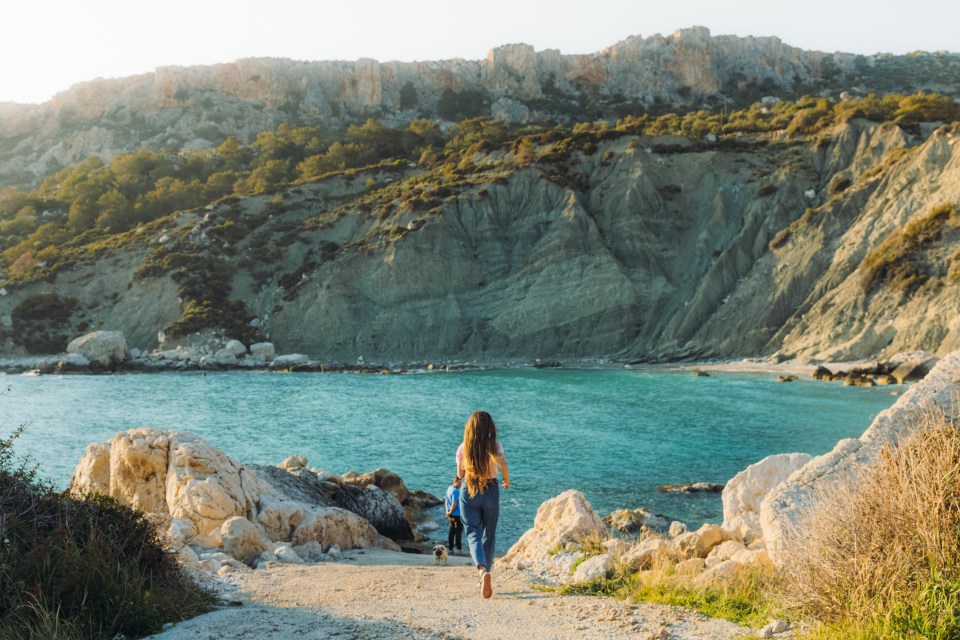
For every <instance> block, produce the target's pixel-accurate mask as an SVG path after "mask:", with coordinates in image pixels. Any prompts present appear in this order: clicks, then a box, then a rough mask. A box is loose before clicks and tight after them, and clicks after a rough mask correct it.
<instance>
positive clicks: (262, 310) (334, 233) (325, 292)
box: [0, 120, 960, 366]
mask: <svg viewBox="0 0 960 640" xmlns="http://www.w3.org/2000/svg"><path fill="white" fill-rule="evenodd" d="M957 139H960V132H958V130H956V129H955V128H949V127H947V128H941V129H939V130H937V131H935V132H934V133H933V134H932V135H929V137H927V138H923V137H922V136H921V135H920V134H918V133H916V132H915V133H908V132H905V131H904V130H902V129H900V128H899V127H896V126H894V125H875V124H872V123H869V122H866V121H861V120H854V121H852V122H850V123H848V124H847V125H844V126H843V127H842V128H840V129H839V130H838V131H837V132H835V136H834V137H833V138H832V139H831V140H829V141H828V142H826V143H824V144H816V143H801V144H796V145H777V144H769V143H758V144H747V145H743V146H742V147H734V148H728V147H716V146H711V145H710V144H704V143H698V144H694V143H693V142H691V141H689V140H686V139H681V138H667V137H637V138H633V137H623V138H620V139H616V140H611V141H608V142H604V143H602V144H601V145H600V146H599V148H598V149H597V151H596V152H595V153H593V154H592V155H586V154H580V153H578V154H576V155H575V156H574V158H573V159H572V161H571V164H570V166H569V167H567V168H566V173H565V174H561V175H558V174H557V173H554V172H555V171H557V169H556V168H555V167H551V166H549V165H544V166H534V167H529V168H526V169H520V170H515V171H512V172H508V173H506V174H505V175H503V176H501V177H498V178H497V179H496V180H494V181H491V182H490V183H489V184H484V185H482V186H480V185H478V186H473V187H465V188H463V189H462V190H460V191H459V192H457V193H455V194H453V195H451V196H450V197H447V198H446V199H445V200H444V201H443V202H441V203H440V204H439V206H437V207H435V208H432V209H430V210H426V211H424V210H422V209H417V208H416V207H412V206H408V205H405V204H403V203H391V204H392V205H393V206H392V207H391V208H389V210H388V211H389V212H388V215H386V216H384V215H380V214H375V213H374V212H371V211H370V210H369V209H368V208H365V207H361V206H357V207H356V208H351V207H350V206H347V207H346V208H345V209H340V211H339V212H337V213H335V214H332V213H330V209H331V207H332V206H333V205H334V204H339V203H342V202H343V198H344V196H345V194H346V197H348V198H349V197H353V196H352V195H351V192H350V187H348V186H347V184H346V183H345V182H344V184H343V185H341V187H337V186H336V185H335V184H333V183H334V182H336V181H335V180H334V181H331V182H330V184H328V183H327V182H320V183H315V184H310V185H302V186H299V187H295V188H291V189H288V190H286V191H285V192H283V193H282V194H280V195H281V197H282V199H283V207H282V208H280V209H277V208H276V207H274V206H273V205H272V204H271V202H272V201H273V199H274V197H273V196H266V197H263V196H261V197H255V198H249V199H247V200H245V201H244V204H243V208H242V209H240V210H239V211H240V212H239V213H237V211H236V210H234V208H233V207H232V205H230V204H223V205H220V206H218V207H216V208H214V209H213V210H212V211H211V212H210V213H208V214H207V215H205V216H204V218H203V219H202V220H201V219H199V218H197V217H195V216H191V215H190V214H183V215H182V216H181V218H183V220H184V221H183V222H177V224H178V225H181V224H182V225H183V227H184V229H190V232H189V234H187V235H186V237H184V234H183V233H180V234H179V235H178V236H177V239H175V240H172V241H170V242H169V243H168V244H166V245H162V246H163V247H165V249H166V250H169V249H175V250H180V251H184V252H190V253H193V254H196V253H199V254H200V255H208V256H209V258H208V259H209V260H210V261H211V264H216V263H223V262H225V263H227V264H228V265H230V266H229V267H228V268H229V269H231V270H232V272H233V279H232V287H231V289H232V297H234V298H236V299H239V300H241V301H243V302H244V304H245V306H246V309H247V310H248V312H249V313H250V314H251V316H253V317H255V322H256V323H257V326H258V327H260V329H261V330H262V331H263V332H264V333H265V334H266V335H267V337H269V339H270V340H271V342H272V343H274V344H276V345H277V349H278V350H279V351H280V352H282V353H288V354H308V355H309V356H310V357H312V358H316V359H320V360H321V361H327V362H333V363H336V362H347V363H354V362H356V361H357V359H358V358H359V357H363V358H365V359H366V361H367V362H424V361H430V360H445V359H446V360H461V361H463V360H479V361H494V362H496V361H503V360H508V359H509V360H516V359H521V360H532V359H534V358H541V359H547V358H583V357H618V358H623V359H627V360H634V359H637V360H640V359H646V360H670V359H677V358H684V357H700V358H706V357H743V356H769V355H773V354H779V355H780V356H781V357H799V358H803V359H818V360H833V361H837V360H852V359H858V358H874V357H877V358H885V357H889V356H891V355H893V354H897V353H901V352H904V351H913V350H917V349H923V350H925V351H928V352H931V353H934V354H938V355H942V354H944V353H947V352H949V351H951V350H954V349H957V348H960V324H958V322H960V321H958V320H957V319H958V318H960V280H957V278H955V277H953V276H951V275H950V274H951V273H953V272H954V269H955V266H954V265H955V262H956V259H955V255H954V254H955V251H952V250H951V249H950V247H951V246H952V243H954V242H956V241H957V240H958V239H960V232H958V227H957V224H956V223H955V221H954V220H953V219H950V220H947V221H946V222H945V223H944V224H943V227H942V230H941V232H940V240H938V241H935V242H932V243H930V244H929V246H928V247H926V248H924V249H923V250H922V251H920V252H919V253H917V255H915V256H911V257H910V260H913V261H916V262H917V264H921V265H922V269H923V270H924V271H925V273H926V277H927V279H928V281H927V284H926V285H925V286H923V287H920V288H918V289H916V290H914V291H910V292H906V293H905V292H904V291H902V290H899V289H897V287H895V286H892V285H890V284H887V283H880V284H879V285H877V286H875V287H872V288H870V287H865V286H864V278H865V276H864V272H865V267H864V263H865V261H867V258H868V256H870V255H871V254H872V253H874V252H876V251H878V249H879V248H882V246H883V244H884V242H885V241H886V240H887V239H888V238H889V237H891V236H892V235H893V234H895V233H899V232H900V230H901V229H903V228H904V227H905V226H906V225H908V224H910V223H917V222H918V221H921V220H922V219H924V218H925V217H926V216H927V215H928V214H929V213H930V211H931V209H932V208H933V207H935V206H936V205H939V204H943V203H947V204H949V203H956V202H958V201H960V145H958V144H955V142H956V140H957ZM894 151H896V153H893V152H894ZM891 158H894V159H895V161H891ZM415 171H416V170H411V172H415ZM838 177H839V178H843V179H845V180H848V181H849V183H850V185H849V186H848V187H847V188H846V190H844V191H842V192H840V193H834V192H832V189H833V187H832V186H831V185H833V184H835V181H836V180H837V179H838ZM391 179H393V178H391ZM571 182H572V183H574V184H573V185H570V184H567V183H571ZM208 218H210V219H211V220H212V222H209V223H208V222H207V219H208ZM223 220H231V222H235V223H236V224H238V225H240V224H250V225H253V224H254V223H253V222H250V221H253V220H257V222H256V224H259V225H261V226H259V227H254V226H251V228H250V233H249V235H248V236H247V237H246V238H244V239H242V240H240V241H239V242H238V243H237V245H236V247H235V248H233V249H231V251H233V253H230V254H222V253H221V252H222V249H221V248H220V247H219V245H214V244H211V243H210V242H207V243H206V244H204V243H203V242H201V241H200V240H198V239H199V238H202V237H203V235H204V234H203V231H204V230H205V229H206V228H207V226H208V225H211V224H220V223H222V221H223ZM171 227H172V228H171V230H170V235H174V232H175V231H176V228H175V227H173V226H172V225H171ZM291 227H292V228H294V229H296V238H297V242H295V243H292V244H291V243H289V242H280V241H278V240H277V239H276V238H278V237H283V236H280V234H286V233H289V231H288V230H289V229H290V228H291ZM158 233H159V232H158ZM157 246H160V245H157ZM331 246H332V247H334V250H332V251H328V249H327V247H331ZM144 255H145V254H144V253H143V252H131V253H127V254H122V255H120V256H118V257H117V258H115V259H113V261H112V262H111V267H110V268H109V269H106V271H108V272H109V277H102V276H101V274H103V273H104V271H105V269H104V268H102V267H100V266H99V265H92V266H85V265H78V267H77V268H76V269H75V270H73V271H69V272H63V273H60V274H58V275H57V278H56V280H55V281H54V282H52V283H43V284H42V285H31V286H28V287H24V288H22V289H19V290H17V291H13V292H10V293H9V295H7V296H6V297H4V298H3V299H2V301H0V311H2V310H4V309H12V308H13V307H14V306H15V305H16V304H18V302H19V301H21V300H24V299H25V298H26V297H28V296H30V295H32V294H35V293H38V292H40V291H44V290H54V291H56V292H57V293H59V294H60V295H61V296H64V297H68V296H73V297H76V298H78V299H79V300H80V303H81V306H82V307H85V313H88V314H89V317H88V321H89V322H90V323H91V324H94V325H95V326H109V327H111V328H117V329H121V330H122V331H123V332H124V334H125V335H126V336H127V340H128V341H129V342H130V345H129V346H130V347H131V348H134V347H136V348H139V349H141V350H143V351H149V350H150V349H153V348H154V347H156V346H157V344H156V342H155V339H156V338H155V337H156V335H157V333H158V332H159V331H161V330H162V329H163V328H164V327H165V326H166V324H167V323H169V322H171V321H172V320H174V319H176V318H177V316H178V315H179V313H180V312H181V301H180V300H178V299H177V297H176V286H175V285H174V284H173V282H172V281H171V280H170V279H169V278H168V277H166V276H164V277H160V278H152V279H148V280H141V279H137V278H135V277H134V276H133V274H134V272H135V271H136V269H137V267H138V266H139V265H140V264H141V262H140V261H141V260H143V258H144ZM231 256H235V257H231ZM92 275H95V276H96V278H93V279H91V276H92ZM291 280H293V284H292V285H291V284H290V282H291ZM105 295H112V296H114V297H115V299H116V303H115V304H112V305H109V306H105V305H99V304H98V301H99V300H100V299H102V297H103V296H105ZM6 313H9V311H7V312H6ZM731 327H736V330H735V331H734V330H732V329H731ZM175 346H176V345H175V344H173V343H170V344H167V345H166V346H165V347H164V348H165V349H173V348H174V347H175ZM241 346H242V345H241ZM224 355H225V356H226V355H229V354H224ZM282 358H300V359H301V360H304V361H305V360H307V358H306V357H305V356H303V355H299V356H283V357H281V358H280V359H278V360H277V361H274V365H278V366H279V365H280V364H283V363H282V362H281V361H280V360H282ZM291 366H294V364H293V363H292V362H291Z"/></svg>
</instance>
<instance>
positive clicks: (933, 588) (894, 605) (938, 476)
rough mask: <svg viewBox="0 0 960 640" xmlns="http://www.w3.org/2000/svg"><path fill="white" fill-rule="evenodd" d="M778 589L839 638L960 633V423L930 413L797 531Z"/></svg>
mask: <svg viewBox="0 0 960 640" xmlns="http://www.w3.org/2000/svg"><path fill="white" fill-rule="evenodd" d="M786 547H787V548H786V550H785V558H784V562H783V563H782V567H781V568H782V574H783V576H782V577H783V581H782V584H781V585H780V587H779V589H778V594H777V595H778V596H779V598H780V600H781V601H782V602H783V604H784V605H785V606H787V607H788V608H789V609H791V610H793V611H796V612H797V613H798V614H799V615H801V616H803V617H806V618H810V619H814V620H817V621H820V622H821V623H823V624H825V625H826V626H827V628H828V629H830V630H831V631H830V632H829V633H832V634H833V635H832V637H838V638H839V637H851V638H854V637H855V638H942V639H948V638H960V428H958V426H957V423H956V421H955V420H954V419H952V418H949V417H948V416H947V415H945V414H944V413H942V412H929V413H927V414H926V415H924V416H922V417H921V418H919V419H918V421H917V422H916V423H915V424H914V425H912V428H911V429H910V431H909V434H908V435H907V436H905V437H903V438H902V439H901V440H900V442H899V444H893V443H891V444H890V445H888V446H887V447H886V448H885V449H884V450H883V452H882V454H881V456H880V458H879V460H878V461H877V463H876V464H874V465H872V466H870V467H869V468H866V469H861V470H860V471H859V472H858V473H857V476H856V481H855V482H853V483H849V484H847V485H841V486H833V487H830V488H829V491H824V492H822V493H821V495H820V496H818V499H817V501H816V503H815V506H814V508H813V509H811V511H810V513H809V515H808V517H807V519H806V520H805V521H804V522H801V523H799V524H798V526H797V528H796V529H795V530H794V531H793V532H792V534H791V535H790V536H789V539H788V543H787V545H786Z"/></svg>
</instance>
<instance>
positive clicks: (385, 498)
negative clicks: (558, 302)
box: [70, 428, 440, 572]
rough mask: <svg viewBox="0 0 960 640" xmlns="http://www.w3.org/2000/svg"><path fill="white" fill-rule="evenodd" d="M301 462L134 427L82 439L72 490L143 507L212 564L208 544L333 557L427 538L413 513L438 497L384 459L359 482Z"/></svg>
mask: <svg viewBox="0 0 960 640" xmlns="http://www.w3.org/2000/svg"><path fill="white" fill-rule="evenodd" d="M306 464H307V461H306V459H305V458H304V457H303V456H291V457H290V458H288V459H287V460H285V461H284V462H283V463H281V465H282V466H266V465H252V464H240V463H237V462H236V461H234V460H232V459H231V458H230V457H229V456H227V455H226V454H224V453H223V452H222V451H219V450H218V449H215V448H214V447H212V446H210V445H209V444H208V443H207V442H206V441H204V440H203V439H202V438H200V437H199V436H196V435H193V434H190V433H182V432H176V431H164V430H158V429H149V428H139V429H130V430H128V431H125V432H121V433H118V434H116V435H115V436H114V437H113V438H111V439H110V440H108V441H107V442H100V443H93V444H91V445H89V446H88V447H87V450H86V453H85V454H84V455H83V457H82V458H81V459H80V461H79V462H78V464H77V467H76V470H75V472H74V475H73V478H72V480H71V484H70V491H71V492H73V493H75V494H80V495H83V494H89V493H101V494H104V495H108V496H110V497H113V498H115V499H116V500H119V501H120V502H123V503H125V504H129V505H131V506H132V507H134V508H137V509H139V510H141V511H143V512H145V513H146V514H147V515H148V517H150V518H153V519H155V520H157V521H158V522H159V523H161V524H162V526H163V529H164V530H165V531H166V532H167V540H168V544H169V546H170V548H171V549H172V550H173V551H174V552H176V553H178V554H179V555H180V557H181V560H183V561H184V562H187V563H192V564H197V563H200V564H201V565H202V566H203V567H204V568H206V569H207V570H209V571H212V572H219V571H220V570H221V569H222V568H223V566H224V562H223V559H222V558H220V559H217V558H213V557H208V558H206V560H215V561H216V562H208V563H206V564H204V562H206V560H205V558H204V554H211V553H222V554H225V555H226V556H227V557H229V558H231V559H232V560H234V561H236V562H238V563H242V564H243V565H245V566H248V567H256V566H258V565H259V564H260V563H262V562H294V563H298V562H302V561H303V560H304V559H305V558H306V559H310V558H321V559H322V558H329V556H330V555H331V554H332V555H337V554H339V552H340V550H342V549H354V548H384V549H392V550H395V551H400V549H401V543H403V544H407V545H411V544H416V543H418V542H419V541H421V540H423V539H426V536H425V535H423V534H422V533H420V532H419V531H418V529H417V522H419V521H423V513H422V511H423V510H424V509H425V508H427V507H428V506H434V505H436V504H439V503H440V500H439V499H438V498H436V497H434V496H431V495H430V494H426V493H423V492H417V493H416V494H415V495H411V494H410V492H409V491H408V490H407V489H406V486H405V485H404V484H403V481H402V479H400V478H399V477H398V476H396V474H392V473H390V472H389V471H387V470H385V469H378V470H377V472H375V473H373V474H365V475H371V476H373V479H372V480H371V481H370V482H368V483H367V485H364V486H360V485H359V484H349V483H348V482H346V481H345V480H344V479H343V477H340V476H337V475H336V474H331V473H329V472H325V471H322V470H311V469H307V468H306ZM378 480H379V481H381V484H384V485H385V486H387V488H386V489H384V488H381V487H380V486H377V484H375V482H376V481H378ZM398 487H403V491H404V492H405V493H406V494H407V495H405V496H404V500H403V501H401V500H398V499H397V497H395V495H394V494H392V493H389V492H388V491H389V490H390V489H391V488H393V489H396V488H398ZM407 498H410V499H409V501H408V500H407ZM331 550H333V551H331ZM231 566H232V565H231ZM236 569H238V567H236V566H233V568H232V570H236Z"/></svg>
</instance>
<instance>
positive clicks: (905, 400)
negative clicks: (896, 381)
mask: <svg viewBox="0 0 960 640" xmlns="http://www.w3.org/2000/svg"><path fill="white" fill-rule="evenodd" d="M958 385H960V352H954V353H952V354H950V355H948V356H947V357H945V358H944V359H943V360H941V361H940V362H939V363H938V364H937V365H936V366H935V367H934V368H933V370H932V371H931V372H930V373H929V375H927V376H926V377H925V378H924V379H923V381H922V382H920V383H918V384H916V385H914V386H912V387H910V389H909V390H908V391H907V392H906V393H904V394H903V395H902V396H901V397H900V398H899V399H898V400H897V402H896V403H895V404H894V405H893V406H892V407H890V408H889V409H887V410H886V411H884V412H882V413H880V414H879V415H878V416H877V417H876V419H875V420H874V421H873V423H872V424H871V425H870V427H869V428H868V429H867V430H866V431H865V432H864V433H863V435H862V436H860V437H859V438H849V439H847V440H841V441H840V442H838V443H837V445H836V446H835V447H834V448H833V450H832V451H830V452H829V453H827V454H824V455H822V456H819V457H817V458H814V459H813V460H811V461H809V462H808V463H806V464H805V465H804V466H802V467H801V468H800V469H798V470H797V471H795V472H794V473H793V474H791V475H790V476H789V478H788V479H787V480H786V481H785V482H783V483H781V484H779V485H777V486H776V487H775V488H773V489H772V490H771V491H770V493H769V494H768V495H767V496H765V497H764V499H763V501H762V504H761V510H760V525H761V528H762V530H763V541H764V544H765V546H766V549H767V551H768V552H769V553H770V555H771V556H772V557H773V558H774V560H776V557H777V551H778V550H779V549H781V548H782V545H783V544H785V539H786V538H787V536H788V535H790V534H791V532H794V531H796V527H797V524H798V523H799V522H800V521H801V520H802V519H803V517H804V515H805V514H806V513H807V512H808V510H809V509H810V507H811V506H812V505H813V503H814V501H815V499H816V496H817V495H822V494H823V493H824V492H829V490H830V487H833V486H836V485H837V484H839V483H844V482H850V481H851V479H853V478H855V477H856V473H855V472H856V470H857V469H862V468H865V467H867V466H869V465H871V464H874V463H875V462H876V460H877V457H878V456H879V454H880V452H881V451H882V450H883V447H884V446H886V445H887V444H889V443H895V442H897V440H898V438H899V437H901V436H903V435H905V434H908V433H910V432H911V431H913V430H915V429H916V428H918V426H919V425H920V424H921V420H920V419H921V417H922V416H923V415H924V414H925V413H931V412H932V413H934V414H935V413H937V412H943V413H944V414H945V415H948V416H951V415H956V399H957V388H958Z"/></svg>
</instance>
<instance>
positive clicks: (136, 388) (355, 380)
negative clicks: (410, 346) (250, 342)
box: [0, 369, 895, 551]
mask: <svg viewBox="0 0 960 640" xmlns="http://www.w3.org/2000/svg"><path fill="white" fill-rule="evenodd" d="M0 385H2V387H3V388H5V389H6V392H5V393H2V394H0V412H2V413H0V415H2V416H3V424H2V426H0V433H2V434H4V435H5V434H6V433H9V432H10V431H12V430H13V429H14V428H15V427H16V426H17V425H19V424H22V423H27V424H28V429H27V432H26V433H25V434H24V435H23V436H22V437H21V438H20V439H19V440H18V441H17V445H16V450H17V451H18V452H19V453H21V454H24V453H29V454H30V455H31V456H32V457H33V459H34V460H35V461H36V462H38V463H39V464H40V467H41V475H43V476H44V477H46V478H48V479H51V480H53V481H55V482H56V483H57V484H58V486H61V487H65V486H66V485H67V483H68V482H69V478H70V475H71V473H72V472H73V468H74V466H75V465H76V463H77V461H78V460H79V458H80V456H81V455H82V454H83V451H84V448H85V447H86V445H87V444H88V443H90V442H95V441H102V440H106V439H108V438H110V437H111V436H113V435H114V434H115V433H116V432H117V431H122V430H126V429H128V428H131V427H137V426H151V427H156V428H162V429H176V430H182V431H191V432H194V433H197V434H199V435H201V436H203V437H204V438H205V439H206V440H207V441H208V442H210V443H211V444H212V445H213V446H215V447H218V448H220V449H222V450H224V451H225V452H227V454H229V455H230V456H232V457H234V458H235V459H237V460H240V461H243V462H254V463H261V464H277V463H278V462H280V461H281V460H283V459H284V458H285V457H286V456H288V455H290V454H301V455H305V456H307V458H308V460H309V464H310V466H316V467H321V468H325V469H330V470H333V471H336V472H340V473H342V472H345V471H347V470H350V469H353V470H357V471H360V472H363V471H369V470H372V469H374V468H376V467H386V468H388V469H390V470H392V471H394V472H396V473H398V474H399V475H400V476H401V477H402V478H403V479H404V480H405V481H406V483H407V485H408V486H409V487H410V488H412V489H422V490H425V491H429V492H430V493H433V494H435V495H438V496H442V495H443V493H444V491H445V490H446V487H447V486H448V484H449V483H450V480H451V479H452V477H453V475H454V472H455V465H454V451H455V450H456V447H457V444H458V443H459V441H460V438H461V437H462V434H463V423H464V421H465V420H466V418H467V416H468V415H469V414H470V413H471V412H472V411H473V410H475V409H477V408H484V409H486V410H488V411H490V413H491V414H492V415H493V417H494V420H496V422H497V425H498V428H499V431H500V435H501V440H502V441H503V443H504V446H505V448H506V453H507V459H508V461H509V462H510V470H511V476H512V480H513V488H512V489H511V490H510V491H506V492H503V493H502V494H501V507H502V512H501V519H500V523H501V524H500V529H499V531H498V533H499V534H500V535H499V540H498V542H499V544H498V547H499V548H500V549H501V551H502V550H505V549H506V548H507V546H508V545H509V544H511V543H512V542H514V541H515V540H516V539H517V538H518V537H519V536H520V535H521V534H522V533H523V532H524V531H525V530H526V529H528V528H530V527H531V526H532V524H533V517H534V514H535V513H536V509H537V507H538V506H539V505H540V504H541V503H542V502H543V501H544V500H546V499H548V498H551V497H553V496H555V495H557V494H558V493H560V492H561V491H563V490H565V489H568V488H576V489H579V490H581V491H583V492H584V493H585V494H586V496H587V498H588V499H589V500H590V502H591V503H592V504H593V506H594V508H595V509H597V510H598V511H600V512H601V513H604V514H605V513H608V512H610V511H611V510H613V509H617V508H637V507H645V508H648V509H651V510H653V511H655V512H659V513H663V514H666V515H669V516H672V517H675V518H679V519H681V520H684V521H687V522H689V523H690V524H694V525H698V524H700V523H701V522H705V521H715V522H719V521H720V520H721V519H722V510H721V506H720V498H719V496H718V495H709V496H683V495H669V494H663V493H660V492H658V491H657V487H658V486H661V485H664V484H676V483H682V482H699V481H703V482H725V481H726V480H728V479H729V478H731V477H732V476H733V475H735V474H736V473H737V472H739V471H740V470H742V469H743V468H745V467H746V466H748V465H749V464H752V463H754V462H756V461H758V460H760V459H761V458H763V457H764V456H767V455H770V454H773V453H785V452H793V451H804V452H807V453H811V454H820V453H823V452H826V451H828V450H829V449H831V448H832V447H833V445H834V444H835V443H836V442H837V440H839V439H841V438H847V437H852V436H858V435H859V434H860V433H861V432H862V431H863V430H864V429H865V428H866V427H867V426H868V425H869V424H870V422H871V420H872V419H873V416H875V415H876V414H877V413H878V412H880V411H882V410H883V409H885V408H887V407H888V406H890V405H891V404H892V403H893V401H894V399H895V398H894V397H893V396H892V395H891V394H890V388H889V387H887V388H885V387H877V388H874V389H854V388H844V387H842V386H839V384H829V383H824V382H814V381H808V380H800V381H798V382H794V383H790V384H782V383H778V382H776V381H775V379H774V376H772V375H767V374H732V373H718V374H713V375H712V376H711V377H701V378H697V377H693V376H691V375H690V374H689V373H678V372H668V371H664V370H652V371H639V370H599V371H598V370H572V371H571V370H535V369H530V370H526V369H517V370H501V371H471V372H461V373H439V372H438V373H421V374H408V375H397V376H379V375H358V374H271V373H221V374H213V375H202V374H183V373H179V374H169V373H168V374H145V375H120V376H53V375H50V376H41V377H25V376H2V377H0ZM445 532H446V529H445V528H444V529H442V530H441V532H440V533H441V534H444V535H445Z"/></svg>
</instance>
